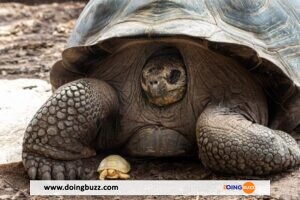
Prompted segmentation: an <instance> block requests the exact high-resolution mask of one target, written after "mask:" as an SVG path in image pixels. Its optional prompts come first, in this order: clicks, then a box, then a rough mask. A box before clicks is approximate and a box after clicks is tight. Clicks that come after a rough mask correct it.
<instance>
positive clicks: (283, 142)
mask: <svg viewBox="0 0 300 200" xmlns="http://www.w3.org/2000/svg"><path fill="white" fill-rule="evenodd" d="M196 134H197V141H198V146H199V157H200V158H201V160H202V162H203V164H204V165H205V166H206V167H208V168H210V169H212V170H214V171H217V172H223V173H230V174H245V175H262V174H269V173H272V172H279V171H283V170H286V169H288V168H291V167H293V166H295V165H297V164H299V163H300V149H299V147H298V145H297V143H296V141H295V140H294V139H293V138H292V137H291V136H290V135H288V134H287V133H285V132H283V131H279V130H272V129H269V128H268V127H265V126H262V125H259V124H256V123H253V122H251V121H249V120H247V119H246V118H245V117H244V116H242V115H241V114H239V113H238V112H236V111H232V110H230V109H229V108H226V107H223V106H220V105H217V106H208V107H207V108H206V109H205V111H204V112H203V113H202V114H201V115H200V117H199V119H198V122H197V133H196Z"/></svg>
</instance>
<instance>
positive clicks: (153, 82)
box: [150, 81, 158, 85]
mask: <svg viewBox="0 0 300 200" xmlns="http://www.w3.org/2000/svg"><path fill="white" fill-rule="evenodd" d="M157 84H158V81H150V85H157Z"/></svg>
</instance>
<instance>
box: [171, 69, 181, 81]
mask: <svg viewBox="0 0 300 200" xmlns="http://www.w3.org/2000/svg"><path fill="white" fill-rule="evenodd" d="M180 75H181V72H180V71H179V70H177V69H175V70H172V71H171V73H170V76H169V78H168V82H169V83H171V84H175V83H176V82H177V81H178V80H179V77H180Z"/></svg>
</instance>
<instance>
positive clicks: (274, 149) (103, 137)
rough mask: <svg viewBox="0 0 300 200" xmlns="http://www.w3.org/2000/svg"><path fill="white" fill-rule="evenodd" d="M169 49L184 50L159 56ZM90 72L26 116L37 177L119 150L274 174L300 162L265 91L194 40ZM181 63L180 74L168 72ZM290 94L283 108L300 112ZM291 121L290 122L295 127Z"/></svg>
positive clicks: (68, 175) (67, 175) (138, 50)
mask: <svg viewBox="0 0 300 200" xmlns="http://www.w3.org/2000/svg"><path fill="white" fill-rule="evenodd" d="M166 46H168V47H172V48H173V49H175V52H176V50H178V52H180V53H170V54H168V55H167V56H166V55H163V53H162V54H161V55H158V56H157V55H156V56H153V55H155V54H157V52H164V49H165V48H166ZM172 57H173V58H172ZM91 68H93V69H95V70H94V71H93V72H92V73H91V74H90V76H89V78H79V79H78V77H75V76H74V77H73V78H72V75H70V76H69V77H71V78H70V81H72V80H74V81H73V82H70V83H68V84H65V85H62V86H61V87H60V88H59V89H57V90H56V91H55V92H54V94H53V95H52V96H51V97H50V98H49V100H48V101H47V102H46V103H45V104H44V105H43V106H42V107H41V108H40V110H39V111H38V112H37V114H36V115H35V116H34V117H33V119H32V121H31V122H30V124H29V126H28V128H27V130H26V133H25V137H24V144H23V163H24V166H25V168H26V170H27V171H28V175H29V177H30V178H31V179H79V178H87V175H86V172H83V170H82V163H81V159H82V158H89V157H91V156H93V155H95V154H96V152H101V151H102V150H105V149H115V148H121V150H122V152H126V153H127V154H129V155H131V156H155V157H165V156H179V155H189V154H192V153H193V151H197V152H198V154H199V158H200V159H201V161H202V162H203V164H204V165H205V166H206V167H208V168H210V169H212V170H214V171H216V172H221V173H230V174H246V175H262V174H269V173H273V172H280V171H283V170H286V169H288V168H291V167H294V166H296V165H298V164H299V162H300V149H299V147H298V145H297V143H296V141H295V140H294V139H293V138H292V137H291V136H290V135H288V134H287V133H286V132H283V131H280V130H279V129H281V127H280V126H277V127H276V126H275V125H274V126H273V127H272V128H274V129H271V128H269V127H268V124H271V123H272V122H270V121H269V117H270V116H268V104H267V97H266V95H265V93H264V92H263V90H262V89H261V87H260V86H259V85H258V83H256V81H255V80H254V78H253V76H252V74H250V72H248V71H247V70H246V69H245V67H244V66H243V65H241V64H240V63H238V62H237V61H235V60H233V59H231V58H228V57H225V56H223V55H219V54H216V53H214V52H211V51H208V50H205V49H203V48H202V47H200V46H197V45H194V44H191V43H189V44H187V43H184V42H177V43H174V42H173V43H172V42H170V43H167V42H166V43H164V42H151V41H150V42H148V43H143V44H140V45H137V44H136V45H128V46H127V47H126V48H125V49H123V50H121V51H119V52H117V53H115V54H113V55H111V56H109V57H108V58H106V59H105V60H104V61H103V62H101V63H97V64H95V66H91ZM151 68H154V69H153V70H152V71H151V72H149V69H151ZM175 68H176V69H177V70H178V71H180V72H181V73H180V75H178V72H175V73H177V74H176V75H174V74H172V70H174V69H175ZM66 73H67V72H62V74H66ZM173 73H174V72H173ZM55 75H56V77H59V76H60V75H57V74H55ZM174 76H175V78H174ZM171 77H173V78H171ZM52 78H53V75H52ZM171 79H172V80H171ZM168 80H169V81H168ZM155 81H156V82H155ZM151 82H152V83H155V84H157V85H159V84H161V86H159V87H158V86H153V84H151ZM174 88H175V91H176V94H175V95H174V93H173V92H174ZM162 96H164V98H160V97H162ZM165 97H166V98H165ZM293 98H296V99H298V100H291V101H290V102H291V104H289V105H288V106H287V108H289V111H290V112H291V113H290V115H289V116H291V115H292V116H294V117H295V116H296V117H297V115H298V114H297V112H298V111H299V109H298V107H299V105H297V102H299V98H298V96H296V97H293ZM157 99H159V100H157ZM295 102H296V103H295ZM285 117H286V118H285V119H284V120H281V121H289V119H288V116H285ZM272 118H274V119H276V120H277V121H280V120H278V119H279V117H274V116H272ZM293 120H294V121H295V119H293ZM297 120H298V121H299V118H298V119H297ZM275 124H280V123H278V122H276V123H275ZM291 124H292V125H291V126H289V127H285V128H288V130H296V128H297V126H298V124H297V123H296V125H295V123H291ZM292 126H293V127H292ZM275 129H278V130H275Z"/></svg>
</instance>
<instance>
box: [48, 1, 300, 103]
mask: <svg viewBox="0 0 300 200" xmlns="http://www.w3.org/2000/svg"><path fill="white" fill-rule="evenodd" d="M165 37H175V38H179V37H187V38H190V39H192V40H194V41H197V42H198V43H199V44H201V45H202V46H203V47H204V48H207V49H209V50H212V51H215V52H219V53H222V54H225V55H227V56H230V57H234V58H235V59H238V60H239V61H240V62H242V63H246V65H245V66H247V69H248V70H249V71H251V73H252V74H253V76H254V77H255V78H256V79H257V80H258V81H259V82H260V83H261V85H262V86H263V87H264V89H265V91H268V92H267V93H268V95H270V96H272V99H277V100H278V101H282V100H283V99H284V98H287V96H289V95H290V93H292V92H293V91H295V88H296V89H297V90H298V89H299V86H300V2H299V1H298V0H256V1H253V0H190V1H183V0H167V1H158V0H144V1H140V0H91V1H90V2H89V3H88V4H87V6H86V7H85V9H84V10H83V12H82V13H81V15H80V17H79V19H78V21H77V23H76V27H75V29H74V31H73V32H72V34H71V36H70V38H69V41H68V45H67V48H66V49H65V50H64V51H63V53H62V60H61V61H59V62H57V63H56V64H55V66H54V67H55V68H56V69H60V68H63V69H67V70H68V71H69V72H72V73H73V74H74V75H76V76H78V77H80V76H85V77H86V76H89V63H90V62H91V61H92V60H95V59H96V60H97V61H101V59H104V58H105V57H106V56H109V55H110V54H113V53H114V52H116V51H118V49H120V48H122V46H124V44H126V43H128V42H132V41H134V40H135V41H136V40H139V39H153V38H165ZM55 71H56V70H54V71H53V73H56V72H55ZM61 78H62V77H61ZM56 81H57V80H54V79H53V80H51V83H52V84H53V85H55V84H56V85H57V82H56ZM279 99H280V100H279Z"/></svg>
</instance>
